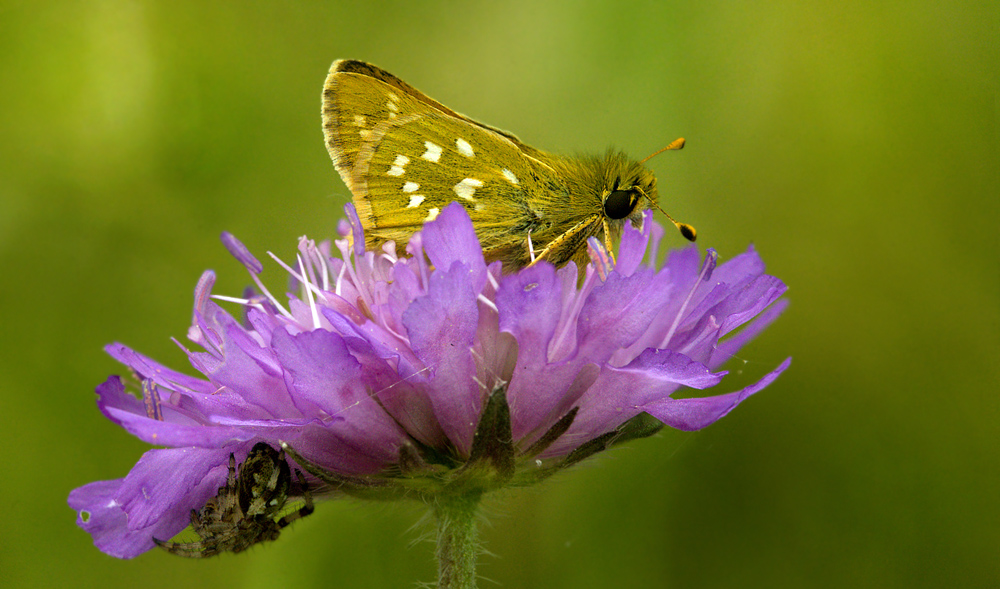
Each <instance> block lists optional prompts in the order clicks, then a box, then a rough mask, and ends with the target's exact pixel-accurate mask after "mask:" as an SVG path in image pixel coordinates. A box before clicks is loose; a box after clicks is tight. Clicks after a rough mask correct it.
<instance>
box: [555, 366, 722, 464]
mask: <svg viewBox="0 0 1000 589" xmlns="http://www.w3.org/2000/svg"><path fill="white" fill-rule="evenodd" d="M724 375H725V373H718V374H712V373H711V372H710V371H709V370H708V368H707V367H706V366H704V365H703V364H701V363H699V362H695V361H694V360H692V359H690V358H688V357H687V356H685V355H684V354H678V353H676V352H671V351H669V350H656V349H648V350H646V351H644V352H643V353H642V354H640V355H639V357H638V358H636V359H635V360H633V361H632V362H631V363H630V364H629V365H627V366H623V367H621V368H615V367H612V366H608V365H605V366H603V367H602V368H601V373H600V375H599V376H598V377H597V380H596V381H595V382H594V384H593V385H592V386H591V387H590V388H589V389H588V390H587V392H586V393H585V394H584V395H583V396H582V397H581V398H580V399H579V401H578V402H577V405H578V406H579V407H580V410H579V413H577V415H576V418H575V419H574V420H573V425H572V427H570V429H569V430H568V431H567V432H566V435H565V436H564V438H565V441H562V440H561V441H559V442H556V444H553V446H552V447H550V448H549V450H548V451H547V452H546V455H559V454H561V453H565V452H566V451H568V450H571V449H572V447H573V446H575V445H576V444H578V442H579V439H580V438H591V437H594V433H595V432H607V431H611V430H613V429H614V428H616V427H618V426H619V425H621V424H622V423H624V422H626V421H628V420H629V419H631V418H633V417H635V416H636V415H638V414H639V413H641V412H642V411H643V410H644V409H643V408H642V407H643V406H644V405H646V404H648V403H651V402H655V401H659V400H663V399H669V398H670V395H671V394H672V393H673V392H675V391H676V390H677V389H678V388H680V387H682V386H686V387H691V388H696V389H705V388H709V387H712V386H715V385H717V384H718V383H719V382H720V381H721V380H722V377H723V376H724Z"/></svg>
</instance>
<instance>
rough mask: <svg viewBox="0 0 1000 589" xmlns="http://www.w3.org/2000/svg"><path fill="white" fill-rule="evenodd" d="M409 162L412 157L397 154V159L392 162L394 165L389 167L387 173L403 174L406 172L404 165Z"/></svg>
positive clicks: (392, 174) (391, 174)
mask: <svg viewBox="0 0 1000 589" xmlns="http://www.w3.org/2000/svg"><path fill="white" fill-rule="evenodd" d="M408 163H410V158H408V157H406V156H405V155H397V156H396V160H395V161H393V162H392V167H391V168H389V171H388V172H386V175H388V176H402V175H403V173H404V172H406V170H405V169H404V166H406V164H408Z"/></svg>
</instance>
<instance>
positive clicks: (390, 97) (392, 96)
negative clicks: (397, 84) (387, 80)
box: [385, 92, 399, 102]
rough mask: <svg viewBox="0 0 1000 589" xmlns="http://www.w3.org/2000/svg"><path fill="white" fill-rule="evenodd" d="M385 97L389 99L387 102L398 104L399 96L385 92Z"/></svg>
mask: <svg viewBox="0 0 1000 589" xmlns="http://www.w3.org/2000/svg"><path fill="white" fill-rule="evenodd" d="M385 95H386V96H388V97H389V100H391V101H393V102H399V96H396V94H395V93H393V92H386V93H385Z"/></svg>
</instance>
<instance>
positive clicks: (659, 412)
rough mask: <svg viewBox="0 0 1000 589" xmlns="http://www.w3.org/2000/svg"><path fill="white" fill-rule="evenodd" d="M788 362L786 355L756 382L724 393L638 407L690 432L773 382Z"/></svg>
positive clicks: (711, 421)
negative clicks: (775, 366)
mask: <svg viewBox="0 0 1000 589" xmlns="http://www.w3.org/2000/svg"><path fill="white" fill-rule="evenodd" d="M791 363H792V359H791V358H787V359H786V360H785V361H784V362H782V363H781V364H780V365H779V366H778V367H777V368H775V369H774V370H772V371H771V372H769V373H768V374H767V375H765V376H764V378H762V379H760V380H759V381H758V382H757V383H755V384H752V385H750V386H748V387H746V388H744V389H742V390H739V391H736V392H733V393H729V394H727V395H718V396H715V397H701V398H691V399H662V400H659V401H654V402H652V403H647V404H646V405H643V406H642V407H641V408H642V410H643V411H645V412H647V413H649V414H650V415H652V416H653V417H655V418H657V419H659V420H660V421H662V422H663V423H665V424H667V425H669V426H670V427H673V428H676V429H679V430H684V431H689V432H690V431H695V430H699V429H701V428H703V427H707V426H709V425H712V424H713V423H715V422H716V421H718V420H720V419H722V418H723V417H725V416H726V414H728V413H729V412H730V411H732V410H733V408H735V407H736V406H737V405H739V404H740V403H741V402H743V400H744V399H746V398H747V397H749V396H750V395H752V394H754V393H756V392H758V391H760V390H761V389H763V388H764V387H766V386H767V385H769V384H771V383H772V382H774V379H776V378H778V375H780V374H781V373H782V372H784V371H785V369H786V368H788V366H789V364H791Z"/></svg>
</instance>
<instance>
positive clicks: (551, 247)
mask: <svg viewBox="0 0 1000 589" xmlns="http://www.w3.org/2000/svg"><path fill="white" fill-rule="evenodd" d="M600 222H601V215H591V216H590V217H587V218H586V219H584V220H583V221H580V222H579V223H577V224H576V225H574V226H573V227H572V228H570V229H569V230H568V231H566V232H565V233H563V234H562V235H560V236H559V237H557V238H555V239H553V240H552V241H551V242H549V244H548V245H546V246H545V249H543V250H542V251H541V252H540V253H539V254H538V256H537V257H536V258H535V260H534V261H533V262H531V263H530V264H528V266H533V265H535V264H537V263H538V262H539V261H540V260H545V261H547V262H550V263H552V264H554V265H555V266H562V265H563V264H565V263H566V262H568V261H570V260H572V259H573V258H574V256H576V254H577V252H579V251H581V249H583V248H586V247H587V238H588V237H591V236H593V235H595V234H596V233H597V228H598V227H600Z"/></svg>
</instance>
